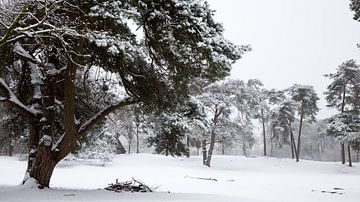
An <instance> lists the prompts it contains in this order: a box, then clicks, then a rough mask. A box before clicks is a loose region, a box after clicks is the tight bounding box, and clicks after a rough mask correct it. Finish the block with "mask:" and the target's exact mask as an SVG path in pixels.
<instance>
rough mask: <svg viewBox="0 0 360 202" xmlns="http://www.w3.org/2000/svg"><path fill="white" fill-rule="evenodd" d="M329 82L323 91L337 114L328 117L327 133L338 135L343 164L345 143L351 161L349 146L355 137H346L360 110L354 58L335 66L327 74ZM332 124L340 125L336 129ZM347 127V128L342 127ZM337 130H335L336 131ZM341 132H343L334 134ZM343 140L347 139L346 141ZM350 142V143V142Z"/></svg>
mask: <svg viewBox="0 0 360 202" xmlns="http://www.w3.org/2000/svg"><path fill="white" fill-rule="evenodd" d="M325 77H327V78H329V79H331V84H330V85H329V86H328V87H327V91H326V92H325V95H326V100H327V102H328V105H327V106H328V107H331V108H335V109H337V110H338V112H339V113H338V114H337V115H336V116H334V117H332V118H330V119H329V124H330V126H329V134H330V135H334V136H336V137H340V138H339V139H340V140H341V159H342V163H343V164H345V145H344V144H345V143H348V155H349V162H350V161H351V158H350V157H351V154H350V151H351V150H350V147H351V145H352V144H353V145H354V144H355V142H356V140H355V139H356V138H355V139H354V138H346V135H348V134H349V132H350V131H351V132H355V131H354V130H356V127H350V125H351V124H352V122H351V120H353V121H354V122H356V121H355V120H356V118H357V117H358V116H359V114H360V113H359V112H360V68H359V65H357V64H356V62H355V61H354V60H348V61H346V62H344V63H342V64H341V65H339V67H338V68H337V71H336V73H332V74H327V75H325ZM334 125H339V126H342V128H341V129H339V130H336V129H335V128H334ZM343 127H348V128H343ZM336 131H337V132H336ZM336 133H343V134H336ZM345 140H348V142H346V141H345ZM350 142H352V143H350Z"/></svg>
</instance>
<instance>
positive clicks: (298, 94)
mask: <svg viewBox="0 0 360 202" xmlns="http://www.w3.org/2000/svg"><path fill="white" fill-rule="evenodd" d="M288 91H289V94H290V96H291V99H292V100H293V101H294V103H295V104H296V112H297V113H298V115H299V116H300V124H299V135H298V142H297V148H296V149H297V152H296V161H299V158H300V146H301V130H302V126H303V121H304V119H308V120H309V121H310V122H312V121H315V120H316V119H315V115H316V113H317V112H318V111H319V108H318V106H317V101H318V100H319V98H318V97H317V94H316V92H315V90H314V88H313V87H312V86H307V85H298V84H295V85H293V86H292V87H290V88H289V89H288Z"/></svg>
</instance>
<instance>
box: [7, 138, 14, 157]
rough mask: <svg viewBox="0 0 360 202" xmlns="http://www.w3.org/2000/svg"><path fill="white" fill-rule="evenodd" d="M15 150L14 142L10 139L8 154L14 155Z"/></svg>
mask: <svg viewBox="0 0 360 202" xmlns="http://www.w3.org/2000/svg"><path fill="white" fill-rule="evenodd" d="M13 151H14V146H13V144H12V141H10V143H9V148H8V155H9V156H12V155H13Z"/></svg>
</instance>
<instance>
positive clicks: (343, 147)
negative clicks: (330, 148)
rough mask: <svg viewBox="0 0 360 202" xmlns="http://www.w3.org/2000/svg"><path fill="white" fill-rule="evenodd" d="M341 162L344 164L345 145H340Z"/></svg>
mask: <svg viewBox="0 0 360 202" xmlns="http://www.w3.org/2000/svg"><path fill="white" fill-rule="evenodd" d="M341 162H342V164H345V145H344V143H341Z"/></svg>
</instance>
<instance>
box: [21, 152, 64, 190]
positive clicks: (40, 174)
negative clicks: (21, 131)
mask: <svg viewBox="0 0 360 202" xmlns="http://www.w3.org/2000/svg"><path fill="white" fill-rule="evenodd" d="M57 163H58V160H56V159H55V158H54V156H53V154H52V152H51V148H49V147H46V146H44V145H43V146H40V147H39V149H38V151H37V154H36V159H35V161H34V164H33V167H32V168H31V169H30V170H29V173H28V174H29V175H30V177H31V178H34V179H35V180H37V182H38V183H39V188H45V187H49V185H50V178H51V176H52V173H53V171H54V168H55V166H56V164H57Z"/></svg>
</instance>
